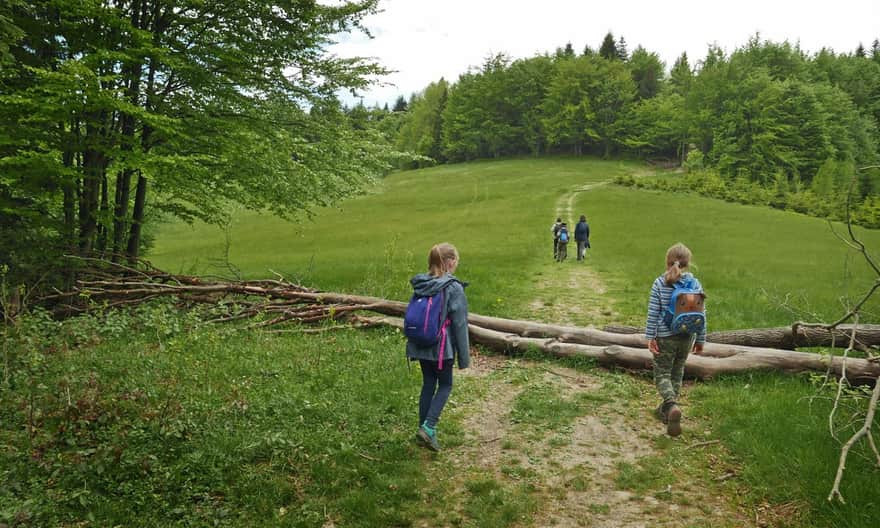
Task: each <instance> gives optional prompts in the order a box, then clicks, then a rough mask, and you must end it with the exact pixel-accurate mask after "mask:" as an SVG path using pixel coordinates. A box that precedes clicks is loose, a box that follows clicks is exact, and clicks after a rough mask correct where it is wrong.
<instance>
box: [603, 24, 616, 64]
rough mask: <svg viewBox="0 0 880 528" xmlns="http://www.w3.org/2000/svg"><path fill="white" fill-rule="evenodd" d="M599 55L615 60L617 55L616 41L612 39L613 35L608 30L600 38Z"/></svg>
mask: <svg viewBox="0 0 880 528" xmlns="http://www.w3.org/2000/svg"><path fill="white" fill-rule="evenodd" d="M599 56H600V57H602V58H603V59H608V60H615V59H617V58H618V57H619V55H618V54H617V43H616V42H615V41H614V35H612V34H611V32H610V31H609V32H608V34H606V35H605V38H604V39H603V40H602V45H601V46H600V47H599Z"/></svg>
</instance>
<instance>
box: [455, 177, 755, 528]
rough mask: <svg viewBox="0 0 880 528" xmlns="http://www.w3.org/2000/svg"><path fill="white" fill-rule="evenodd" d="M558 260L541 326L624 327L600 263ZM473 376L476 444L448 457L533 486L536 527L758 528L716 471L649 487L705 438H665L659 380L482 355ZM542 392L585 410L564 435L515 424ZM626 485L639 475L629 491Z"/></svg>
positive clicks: (466, 467)
mask: <svg viewBox="0 0 880 528" xmlns="http://www.w3.org/2000/svg"><path fill="white" fill-rule="evenodd" d="M606 183H607V182H601V183H597V184H591V185H586V186H583V187H580V188H578V189H576V190H575V192H573V193H571V194H570V195H569V196H566V197H563V198H561V199H560V200H559V202H558V203H557V211H558V214H559V216H561V217H562V218H574V217H573V215H572V207H573V203H574V196H575V194H576V193H578V192H585V191H589V190H590V189H592V188H594V187H596V186H599V185H604V184H606ZM547 260H548V264H547V266H546V270H542V272H541V273H540V274H539V277H540V278H539V280H538V281H537V284H536V287H535V300H534V301H533V302H532V303H531V305H530V309H531V311H532V314H531V315H532V317H533V318H534V319H536V320H546V321H556V322H560V323H563V324H580V325H586V324H587V323H588V322H595V321H603V322H612V321H613V320H614V318H615V315H616V314H615V310H614V305H613V302H611V301H610V300H609V299H608V298H607V297H605V296H604V293H605V291H606V288H605V286H604V285H603V283H602V281H601V279H600V278H599V276H598V274H597V273H595V272H594V271H593V270H592V269H591V267H590V264H589V258H587V261H586V262H584V263H581V262H565V263H562V264H557V263H554V262H552V261H551V259H550V258H549V255H548V259H547ZM594 324H595V323H594ZM462 375H463V376H466V377H468V378H470V381H475V382H477V383H478V384H479V386H480V387H481V391H482V392H483V394H484V396H483V397H482V398H480V399H479V400H476V401H472V402H469V403H468V404H467V405H466V406H465V407H464V408H462V409H461V412H462V413H463V416H465V418H464V423H463V427H464V432H465V437H466V440H465V441H464V443H463V445H461V446H460V447H457V448H456V449H455V450H454V453H453V452H450V453H449V454H448V456H449V457H450V458H451V459H452V460H451V463H452V465H453V466H455V467H457V468H460V469H461V473H462V474H465V475H466V474H480V475H486V474H488V475H493V476H494V478H495V479H496V480H497V481H499V482H503V483H506V484H507V485H508V486H511V487H514V486H516V485H517V484H518V483H519V482H521V481H523V480H527V481H528V482H529V483H530V484H531V485H532V486H534V489H535V490H536V491H535V494H536V495H537V496H538V505H537V508H536V511H535V513H534V515H533V516H532V517H531V519H530V520H529V521H528V522H526V523H525V524H527V525H533V526H555V527H563V528H565V527H580V526H590V527H602V528H637V527H657V526H659V527H679V526H721V527H724V526H752V525H753V522H752V520H751V519H750V518H748V517H745V516H744V515H743V514H742V513H741V512H739V511H737V510H736V508H735V507H734V506H732V505H731V502H730V501H728V500H726V499H725V498H724V497H723V496H719V494H718V491H717V488H718V485H717V484H716V485H712V484H711V478H712V475H711V473H712V471H711V469H709V468H706V471H705V472H704V473H705V475H703V476H702V477H695V478H694V479H683V480H682V479H681V478H680V477H676V478H672V479H671V480H670V481H669V482H670V483H669V484H664V485H663V486H664V487H663V489H659V490H658V489H656V486H655V488H654V489H652V488H651V487H650V486H648V487H646V488H645V489H641V488H639V486H640V482H642V481H644V480H646V479H647V480H650V479H651V478H659V479H660V481H661V482H665V481H664V480H663V478H664V475H663V472H664V471H669V462H668V460H667V459H666V458H665V456H664V455H663V451H662V450H663V449H667V450H668V448H669V445H670V442H681V443H682V444H679V445H684V444H683V443H694V442H698V441H699V438H695V437H694V434H695V432H693V433H690V434H688V433H686V434H685V435H683V436H682V437H679V438H678V439H675V440H670V439H668V437H666V436H665V434H664V433H665V430H664V428H663V426H662V424H660V423H659V422H657V420H656V419H655V418H654V417H653V416H652V412H651V402H653V400H654V399H655V394H654V388H653V386H652V384H651V383H650V380H648V379H646V378H639V377H635V376H630V375H627V374H615V373H608V372H606V371H599V370H597V371H594V372H589V373H587V372H582V371H578V370H574V369H569V368H565V367H562V366H557V365H553V364H552V363H533V362H528V361H523V360H517V359H510V358H505V357H499V356H482V355H475V356H474V359H473V365H472V368H471V369H469V370H467V371H463V372H462ZM537 389H540V390H544V391H548V390H549V394H552V395H553V397H554V398H558V399H559V401H562V402H569V403H570V402H586V403H582V405H581V407H578V409H579V411H580V412H579V414H578V415H577V416H575V417H574V418H573V419H572V420H571V421H570V422H568V423H566V424H565V425H564V426H561V427H549V428H548V427H540V426H535V425H534V424H529V423H521V422H520V421H518V420H516V419H514V417H513V416H512V409H513V408H515V407H516V402H517V401H518V399H519V398H522V397H523V395H526V394H528V391H534V390H537ZM542 394H544V393H542ZM688 425H689V426H692V427H697V425H696V424H688ZM660 446H666V447H665V448H663V447H660ZM667 452H668V451H667ZM699 469H700V471H702V469H703V468H699ZM698 473H699V471H698ZM627 475H635V477H630V480H629V481H628V480H627ZM642 475H645V476H644V477H643V476H642ZM633 483H635V484H633ZM633 486H635V487H636V489H635V490H633V489H632V488H633Z"/></svg>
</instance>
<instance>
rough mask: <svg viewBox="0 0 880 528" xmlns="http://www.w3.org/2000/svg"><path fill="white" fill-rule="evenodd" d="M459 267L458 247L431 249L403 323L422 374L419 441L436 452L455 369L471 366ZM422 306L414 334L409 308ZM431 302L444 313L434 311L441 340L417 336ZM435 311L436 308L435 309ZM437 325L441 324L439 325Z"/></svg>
mask: <svg viewBox="0 0 880 528" xmlns="http://www.w3.org/2000/svg"><path fill="white" fill-rule="evenodd" d="M457 267H458V250H457V249H455V246H453V245H452V244H448V243H445V242H444V243H442V244H437V245H435V246H434V247H432V248H431V251H430V253H428V273H419V274H418V275H416V276H414V277H413V278H412V279H410V284H412V287H413V292H414V294H413V298H412V300H411V301H410V306H408V307H407V317H405V318H404V333H405V334H406V335H407V342H406V357H408V358H409V359H410V360H411V361H416V360H418V362H419V366H420V367H421V369H422V391H421V395H420V396H419V429H418V432H417V433H416V439H417V440H418V441H419V442H420V443H422V444H424V445H425V446H426V447H428V448H430V449H432V450H434V451H439V450H440V444H439V442H438V441H437V422H438V421H439V420H440V413H441V412H443V407H444V406H445V405H446V401H447V400H448V399H449V395H450V394H451V393H452V364H453V363H454V362H455V358H456V357H458V368H460V369H465V368H468V366H469V365H470V362H471V359H470V343H469V342H468V323H467V320H468V303H467V297H465V294H464V288H465V286H467V283H465V282H462V281H460V280H459V279H457V278H456V277H455V276H454V275H453V273H455V270H456V268H457ZM435 300H436V301H435ZM418 301H424V302H422V303H421V306H426V310H424V311H419V312H418V313H419V314H420V316H421V317H422V320H421V321H419V322H418V323H417V324H416V325H415V326H417V327H418V328H416V332H415V333H414V334H413V333H410V331H409V329H408V328H407V325H408V324H409V323H408V320H410V312H411V310H410V307H412V306H414V303H416V302H418ZM429 301H430V302H429ZM433 302H439V303H440V310H439V311H436V310H435V312H436V313H438V318H439V321H440V323H439V325H438V326H439V327H440V328H439V332H438V333H439V335H436V333H435V335H434V336H430V337H427V338H426V337H425V336H423V335H418V332H419V331H420V330H421V327H422V324H424V325H425V327H426V328H427V327H428V323H429V321H428V319H426V318H425V317H426V316H427V315H428V314H431V313H432V310H431V308H432V303H433ZM434 308H435V309H436V306H435V307H434ZM413 311H414V312H415V311H416V310H413ZM422 314H424V315H422ZM416 317H418V316H416ZM434 323H435V324H437V322H436V321H435V322H434ZM431 341H434V342H433V343H431Z"/></svg>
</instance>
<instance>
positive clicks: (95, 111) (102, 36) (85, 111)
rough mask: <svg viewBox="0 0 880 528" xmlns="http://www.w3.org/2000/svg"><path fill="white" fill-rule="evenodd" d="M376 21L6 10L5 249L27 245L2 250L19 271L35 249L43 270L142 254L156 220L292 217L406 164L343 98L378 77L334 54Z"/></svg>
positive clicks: (312, 9) (75, 5)
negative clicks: (241, 211)
mask: <svg viewBox="0 0 880 528" xmlns="http://www.w3.org/2000/svg"><path fill="white" fill-rule="evenodd" d="M375 8H376V2H375V1H374V0H364V1H360V2H346V3H336V4H334V5H332V6H330V5H323V4H318V3H315V2H281V3H278V2H251V1H244V0H241V1H238V0H233V1H229V2H223V3H222V4H218V3H205V2H201V1H190V0H177V1H174V2H164V1H158V0H126V1H119V2H113V3H109V2H85V3H84V2H56V1H48V0H46V1H37V2H26V3H25V2H13V3H11V4H9V6H8V7H7V8H4V11H3V12H0V43H2V44H0V57H2V59H3V61H4V62H5V63H6V64H5V65H4V67H3V69H2V73H0V91H2V95H0V103H2V104H0V118H2V119H3V121H4V122H7V123H18V126H16V127H7V128H5V129H4V130H3V133H2V134H0V169H2V174H3V176H2V177H0V229H2V234H3V236H2V237H0V238H2V239H3V240H9V239H13V240H19V241H20V242H14V243H12V246H11V247H10V248H8V249H9V251H8V253H7V252H4V254H8V255H9V256H10V264H11V267H12V275H13V276H15V277H16V278H17V279H22V278H23V277H24V276H25V275H26V274H27V272H28V270H29V268H30V267H32V266H33V263H34V261H35V260H36V258H34V257H32V256H31V255H30V253H29V252H28V248H31V247H34V246H41V247H42V251H43V252H44V254H42V255H41V257H43V261H44V262H54V259H52V258H48V259H46V258H45V257H46V255H45V251H53V248H54V252H60V251H80V252H83V253H87V252H91V251H96V250H97V251H100V252H106V253H111V254H114V255H119V254H125V255H126V256H128V257H130V258H133V257H136V256H137V255H138V252H139V250H140V247H141V246H142V245H143V243H144V240H143V238H142V226H143V224H144V223H145V222H146V221H148V219H149V218H150V217H151V214H152V215H155V213H159V212H164V213H170V214H172V215H175V216H179V217H181V218H183V219H186V220H191V219H193V218H200V219H203V220H205V221H208V222H213V223H220V222H222V221H223V220H224V218H225V215H224V208H225V206H226V204H228V203H230V202H237V203H240V204H243V205H245V206H247V207H250V208H255V209H268V210H271V211H272V212H274V213H276V214H278V215H281V216H284V217H294V216H297V215H299V214H301V213H304V212H305V213H307V212H308V211H309V210H310V208H312V207H314V206H316V205H324V204H327V203H331V202H333V201H334V200H337V199H339V198H340V197H343V196H347V195H350V194H351V193H354V192H357V191H358V190H360V189H362V188H363V187H364V185H365V184H366V183H368V182H369V181H370V180H371V178H373V177H374V176H376V175H379V174H382V173H383V172H384V171H385V170H387V169H388V168H390V167H391V166H392V163H393V162H395V161H396V160H395V153H394V152H392V150H391V149H390V148H388V147H387V145H385V144H383V143H381V142H377V141H375V138H374V137H373V135H372V133H371V132H370V133H367V132H366V131H364V130H361V129H357V128H354V127H352V126H349V124H350V123H349V121H348V120H347V119H346V117H345V114H344V112H343V111H342V109H341V107H340V105H339V104H338V102H337V101H336V96H335V94H336V93H337V91H338V90H340V89H349V90H353V91H355V90H358V89H360V88H363V87H364V86H366V85H367V84H368V83H370V82H371V79H373V78H374V77H375V76H376V75H379V74H382V73H383V72H384V70H383V69H382V68H380V67H379V66H377V65H376V64H373V63H371V62H369V61H366V60H363V59H359V58H339V57H335V56H333V55H330V54H328V53H326V51H325V48H326V46H327V45H328V44H329V43H330V42H331V37H332V36H333V35H336V34H339V33H344V32H348V31H352V30H357V29H358V28H359V24H360V21H361V19H362V18H363V17H364V16H366V15H367V14H369V13H372V12H374V11H375ZM12 233H15V234H16V237H13V236H12ZM34 240H39V241H40V242H41V243H40V244H32V242H33V241H34ZM4 249H7V248H4ZM43 267H44V268H45V266H43Z"/></svg>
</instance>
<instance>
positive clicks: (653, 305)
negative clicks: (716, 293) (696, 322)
mask: <svg viewBox="0 0 880 528" xmlns="http://www.w3.org/2000/svg"><path fill="white" fill-rule="evenodd" d="M687 276H691V277H693V275H691V274H690V273H683V274H682V277H687ZM694 280H695V281H696V283H697V286H698V287H699V288H700V290H701V291H702V290H703V285H702V284H700V281H699V280H698V279H697V278H696V277H694ZM673 289H674V288H673V287H672V286H669V285H667V284H666V279H664V278H663V275H660V276H659V277H657V278H656V279H654V284H652V285H651V296H650V297H649V298H648V322H647V323H646V324H645V338H646V339H654V338H657V337H670V336H673V335H676V334H675V333H674V332H673V331H672V330H670V329H669V326H667V325H666V321H664V320H663V316H662V315H661V312H662V311H663V309H664V308H665V307H667V306H669V302H670V301H671V300H672V290H673ZM706 326H709V324H708V319H707V322H706V325H705V326H703V331H702V332H700V333H699V334H697V341H696V342H697V343H705V342H706Z"/></svg>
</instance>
